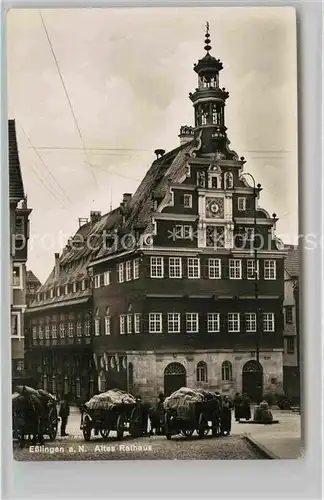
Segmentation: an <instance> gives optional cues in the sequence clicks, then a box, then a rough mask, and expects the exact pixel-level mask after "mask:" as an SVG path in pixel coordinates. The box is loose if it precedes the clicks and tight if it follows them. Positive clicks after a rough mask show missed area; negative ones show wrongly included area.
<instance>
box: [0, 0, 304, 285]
mask: <svg viewBox="0 0 324 500" xmlns="http://www.w3.org/2000/svg"><path fill="white" fill-rule="evenodd" d="M42 15H43V19H44V22H45V26H46V29H47V32H48V35H49V39H50V42H51V44H52V47H53V50H54V53H55V57H56V60H57V62H58V65H59V68H60V71H61V74H62V77H63V81H64V85H65V87H66V89H67V93H68V96H69V98H70V101H71V104H72V108H73V112H74V115H75V117H76V121H77V125H78V127H79V129H80V131H81V135H82V138H83V142H84V144H85V146H86V148H87V152H85V151H84V148H83V144H82V140H81V138H80V136H79V133H78V129H77V126H76V123H75V121H74V119H73V115H72V112H71V109H70V107H69V103H68V99H67V97H66V94H65V91H64V87H63V84H62V81H61V79H60V76H59V73H58V70H57V67H56V64H55V59H54V57H53V54H52V52H51V48H50V44H49V41H48V38H47V35H46V32H45V29H44V26H43V24H42V19H41V17H40V11H38V10H32V9H28V10H16V9H15V10H11V11H10V12H9V14H8V18H7V45H8V46H7V49H8V55H7V63H8V101H9V117H10V118H15V119H16V126H17V135H18V146H19V152H20V160H21V166H22V172H23V178H24V185H25V190H26V192H27V195H28V203H29V206H30V207H31V208H32V209H33V212H32V215H31V242H30V247H29V257H28V268H29V269H32V270H33V271H34V273H35V274H36V275H37V276H38V277H39V279H41V280H42V281H44V280H45V279H46V278H47V276H48V274H49V273H50V271H51V269H52V267H53V264H54V253H55V252H60V251H61V250H62V248H63V246H64V244H65V243H66V240H67V238H68V237H70V236H72V235H73V234H74V232H75V231H76V230H77V228H78V220H77V219H78V217H88V216H89V212H90V210H100V211H102V213H105V212H108V211H109V209H110V204H111V203H112V205H113V207H115V206H117V205H119V203H120V201H121V198H122V193H125V192H131V193H134V192H135V190H136V188H137V186H138V185H139V183H140V180H141V178H142V177H143V176H144V174H145V172H146V171H147V169H148V168H149V167H150V164H151V163H152V161H153V160H154V159H155V155H154V150H155V149H158V148H162V149H165V150H170V149H173V148H175V147H177V146H178V145H179V138H178V134H179V131H180V126H181V125H193V119H194V116H193V108H192V104H191V102H190V101H189V98H188V94H189V92H191V91H193V90H194V89H195V88H196V86H197V80H196V74H195V73H194V71H193V69H192V68H193V64H194V63H196V62H197V61H198V59H199V58H201V57H203V56H204V54H205V51H204V50H203V46H204V23H205V22H206V21H209V23H210V33H211V40H212V43H211V45H212V51H211V53H212V55H214V56H215V57H217V58H220V59H221V61H222V62H223V64H224V69H223V71H221V74H220V84H221V87H223V86H224V87H226V89H227V90H228V91H229V93H230V97H229V99H228V100H227V106H226V110H225V111H226V125H227V127H228V137H229V139H230V141H231V148H232V149H234V150H235V151H236V152H237V153H238V154H239V156H245V158H246V160H247V163H246V165H245V171H246V172H250V173H252V174H253V175H254V177H255V179H256V182H257V183H258V182H260V183H261V184H262V186H263V188H264V190H263V191H262V193H261V200H260V206H262V207H263V208H265V209H266V210H268V211H269V212H270V214H272V213H273V212H276V214H277V215H278V217H279V222H278V224H277V234H278V236H280V237H283V238H284V240H285V242H287V243H295V242H296V239H297V234H298V219H297V216H298V192H297V168H298V167H297V69H296V21H295V11H294V10H293V9H292V8H286V7H279V8H268V7H255V8H254V7H253V8H252V7H240V8H232V7H228V8H226V7H225V8H224V7H223V8H219V7H209V8H165V9H162V8H151V9H149V8H146V9H137V8H136V9H122V8H120V9H57V10H42ZM28 138H29V140H28ZM34 148H36V150H35V149H34Z"/></svg>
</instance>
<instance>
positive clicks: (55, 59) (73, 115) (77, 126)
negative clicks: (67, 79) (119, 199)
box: [38, 10, 98, 188]
mask: <svg viewBox="0 0 324 500" xmlns="http://www.w3.org/2000/svg"><path fill="white" fill-rule="evenodd" d="M38 12H39V15H40V18H41V21H42V25H43V28H44V31H45V34H46V37H47V41H48V44H49V46H50V49H51V52H52V55H53V58H54V61H55V65H56V69H57V72H58V74H59V77H60V80H61V83H62V87H63V90H64V93H65V96H66V99H67V101H68V104H69V108H70V111H71V114H72V117H73V120H74V124H75V126H76V129H77V132H78V135H79V137H80V140H81V144H82V146H83V149H84V152H85V154H86V156H87V160H88V165H90V167H91V168H90V170H91V174H92V176H93V179H94V182H95V185H96V187H97V188H98V183H97V179H96V176H95V174H94V171H93V169H92V165H91V162H90V158H89V155H88V152H87V148H86V145H85V142H84V139H83V135H82V132H81V129H80V127H79V124H78V120H77V118H76V115H75V113H74V109H73V106H72V102H71V99H70V96H69V93H68V91H67V88H66V85H65V83H64V79H63V75H62V72H61V70H60V66H59V63H58V60H57V57H56V54H55V51H54V48H53V45H52V42H51V38H50V36H49V32H48V30H47V27H46V24H45V20H44V18H43V15H42V12H41V10H38Z"/></svg>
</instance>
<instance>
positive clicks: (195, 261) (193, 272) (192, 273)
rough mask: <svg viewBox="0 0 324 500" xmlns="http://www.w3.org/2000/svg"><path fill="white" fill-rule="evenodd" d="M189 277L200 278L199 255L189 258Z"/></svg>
mask: <svg viewBox="0 0 324 500" xmlns="http://www.w3.org/2000/svg"><path fill="white" fill-rule="evenodd" d="M188 278H200V260H199V258H197V257H189V258H188Z"/></svg>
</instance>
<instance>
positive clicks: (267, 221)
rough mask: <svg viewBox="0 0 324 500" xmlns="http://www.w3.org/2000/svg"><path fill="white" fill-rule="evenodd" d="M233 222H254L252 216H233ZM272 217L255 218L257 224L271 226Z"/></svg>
mask: <svg viewBox="0 0 324 500" xmlns="http://www.w3.org/2000/svg"><path fill="white" fill-rule="evenodd" d="M233 219H234V222H236V223H237V224H254V219H253V217H233ZM274 222H275V221H274V220H273V219H266V218H264V219H256V223H257V226H273V224H274Z"/></svg>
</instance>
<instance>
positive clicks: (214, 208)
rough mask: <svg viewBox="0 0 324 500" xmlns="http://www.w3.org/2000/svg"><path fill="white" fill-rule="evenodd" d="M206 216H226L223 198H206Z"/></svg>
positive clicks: (220, 217) (221, 217)
mask: <svg viewBox="0 0 324 500" xmlns="http://www.w3.org/2000/svg"><path fill="white" fill-rule="evenodd" d="M206 217H211V218H219V219H223V218H224V199H223V198H206Z"/></svg>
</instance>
